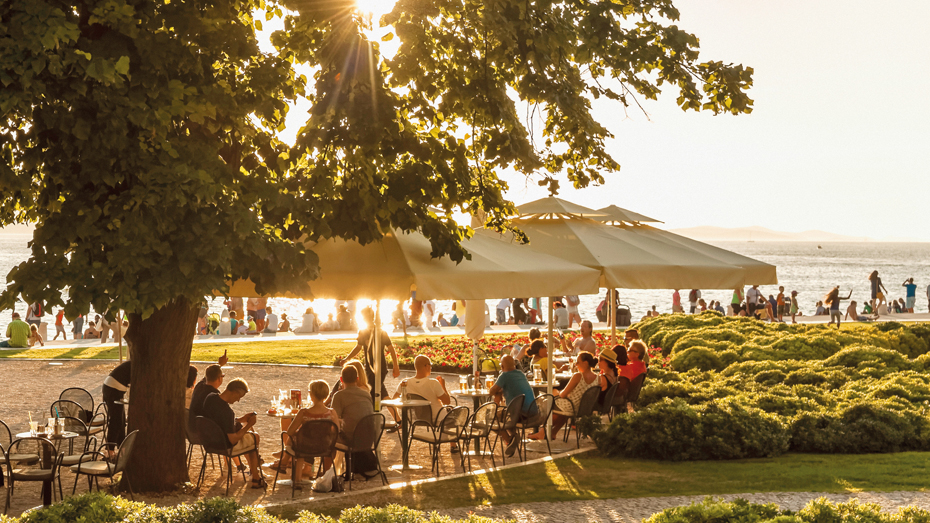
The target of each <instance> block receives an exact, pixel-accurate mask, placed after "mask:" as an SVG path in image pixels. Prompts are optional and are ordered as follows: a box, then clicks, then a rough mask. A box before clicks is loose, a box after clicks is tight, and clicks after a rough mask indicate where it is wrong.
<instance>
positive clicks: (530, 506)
mask: <svg viewBox="0 0 930 523" xmlns="http://www.w3.org/2000/svg"><path fill="white" fill-rule="evenodd" d="M630 487H631V488H635V485H631V486H630ZM704 497H705V496H668V497H658V498H631V499H630V498H624V499H606V500H588V501H565V502H561V503H521V504H512V505H499V506H490V507H470V508H458V509H451V510H440V511H439V512H440V513H441V514H446V515H449V516H452V517H454V518H465V517H467V516H468V514H469V513H470V512H473V513H474V514H476V515H479V516H486V517H493V518H513V519H515V520H516V521H518V522H519V523H524V522H533V523H535V522H553V523H556V522H558V523H562V522H566V521H571V522H579V523H580V522H590V523H593V522H598V523H607V522H623V523H633V522H638V521H642V520H643V519H645V518H648V517H649V516H651V515H652V514H655V513H656V512H661V511H662V510H665V509H667V508H672V507H680V506H682V505H689V504H691V503H700V502H701V501H702V500H703V499H704ZM715 497H719V498H723V499H725V500H727V501H733V500H735V499H737V498H743V499H746V500H748V501H750V502H752V503H775V504H776V505H778V506H779V507H780V508H781V509H783V510H786V509H787V510H794V511H797V510H800V509H802V508H803V507H804V505H806V504H807V503H808V502H810V501H811V500H814V499H817V498H820V497H825V498H827V499H828V500H829V501H831V502H833V503H841V502H847V501H850V500H853V499H858V500H859V501H861V502H863V503H876V504H878V505H879V506H880V507H881V508H882V510H884V511H886V512H892V513H893V512H897V511H898V509H900V508H902V507H907V506H914V507H918V508H921V509H924V510H930V493H928V492H858V493H850V494H827V493H823V492H769V493H761V494H730V495H726V496H715Z"/></svg>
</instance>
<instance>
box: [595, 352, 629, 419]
mask: <svg viewBox="0 0 930 523" xmlns="http://www.w3.org/2000/svg"><path fill="white" fill-rule="evenodd" d="M622 349H623V346H622V345H617V346H615V347H614V348H613V349H604V350H602V351H601V354H600V356H598V358H597V370H598V371H600V374H599V376H598V380H597V383H598V385H600V387H601V392H600V393H599V394H598V395H597V404H598V405H599V406H600V407H601V408H602V409H603V408H604V407H605V405H604V399H605V397H606V396H607V389H609V388H610V387H611V386H612V385H613V384H614V383H617V377H618V376H619V373H618V370H617V364H618V363H619V364H620V365H626V364H627V357H626V351H625V350H622ZM618 360H619V361H618ZM618 392H619V391H618ZM624 392H625V391H624Z"/></svg>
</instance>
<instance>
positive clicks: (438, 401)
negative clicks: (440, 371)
mask: <svg viewBox="0 0 930 523" xmlns="http://www.w3.org/2000/svg"><path fill="white" fill-rule="evenodd" d="M413 368H414V369H415V370H416V371H417V373H416V375H415V376H414V377H412V378H407V379H405V380H403V381H401V384H406V385H407V394H416V395H418V396H421V397H423V398H424V399H425V400H426V401H429V403H430V411H431V413H432V417H433V419H431V420H428V421H430V422H431V423H441V422H442V416H441V415H440V410H441V409H442V406H443V405H448V404H449V403H450V402H451V398H450V397H449V393H448V392H447V391H446V382H445V380H443V379H442V376H437V377H436V378H430V375H431V374H432V373H433V362H431V361H430V359H429V358H428V357H426V356H424V355H422V354H420V355H419V356H417V357H416V358H415V359H414V360H413ZM400 387H401V385H398V386H397V391H396V392H395V393H394V397H395V398H398V397H400ZM458 451H459V448H458V445H457V444H455V443H453V444H452V453H453V454H455V453H457V452H458Z"/></svg>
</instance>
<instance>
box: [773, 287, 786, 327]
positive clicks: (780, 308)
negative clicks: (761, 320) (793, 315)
mask: <svg viewBox="0 0 930 523" xmlns="http://www.w3.org/2000/svg"><path fill="white" fill-rule="evenodd" d="M785 312H786V307H785V287H784V286H781V287H778V296H775V314H777V315H778V321H780V322H782V323H784V321H785Z"/></svg>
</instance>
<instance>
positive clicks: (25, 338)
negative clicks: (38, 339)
mask: <svg viewBox="0 0 930 523" xmlns="http://www.w3.org/2000/svg"><path fill="white" fill-rule="evenodd" d="M33 327H34V325H33ZM31 332H32V329H31V328H30V325H29V324H28V323H26V322H24V321H23V320H21V319H20V318H19V313H18V312H14V313H13V321H11V322H10V324H9V325H7V326H6V337H7V338H9V339H8V340H4V341H2V342H0V347H3V348H7V347H9V348H14V349H24V348H26V347H31V346H32V345H31V344H30V343H29V338H30V336H31V335H32V334H31Z"/></svg>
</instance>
